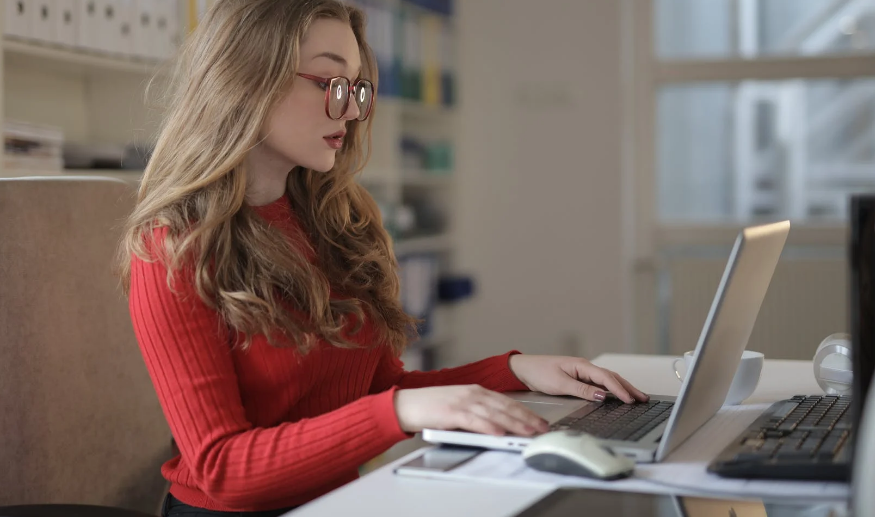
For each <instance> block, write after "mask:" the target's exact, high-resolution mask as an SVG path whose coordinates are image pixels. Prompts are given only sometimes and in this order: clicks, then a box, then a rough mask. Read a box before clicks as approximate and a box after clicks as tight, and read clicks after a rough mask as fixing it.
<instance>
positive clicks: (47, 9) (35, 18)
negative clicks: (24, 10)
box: [30, 0, 58, 43]
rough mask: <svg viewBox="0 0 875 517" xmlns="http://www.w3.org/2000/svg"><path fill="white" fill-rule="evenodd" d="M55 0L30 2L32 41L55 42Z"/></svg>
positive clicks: (31, 0) (34, 0) (32, 0)
mask: <svg viewBox="0 0 875 517" xmlns="http://www.w3.org/2000/svg"><path fill="white" fill-rule="evenodd" d="M57 7H58V4H57V3H56V2H55V0H30V39H32V40H35V41H39V42H42V43H53V42H54V41H55V18H56V17H57V12H56V11H57Z"/></svg>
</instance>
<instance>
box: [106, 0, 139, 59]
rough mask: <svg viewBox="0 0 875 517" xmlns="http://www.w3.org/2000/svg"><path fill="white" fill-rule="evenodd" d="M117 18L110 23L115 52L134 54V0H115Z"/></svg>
mask: <svg viewBox="0 0 875 517" xmlns="http://www.w3.org/2000/svg"><path fill="white" fill-rule="evenodd" d="M115 6H116V9H117V11H118V12H117V19H116V20H115V22H113V23H112V24H111V29H112V31H113V38H112V39H113V40H114V44H115V52H116V53H119V54H121V55H123V56H125V57H131V56H133V55H134V26H135V25H136V16H137V5H136V0H115Z"/></svg>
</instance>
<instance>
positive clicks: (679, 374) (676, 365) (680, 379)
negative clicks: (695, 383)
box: [671, 357, 684, 382]
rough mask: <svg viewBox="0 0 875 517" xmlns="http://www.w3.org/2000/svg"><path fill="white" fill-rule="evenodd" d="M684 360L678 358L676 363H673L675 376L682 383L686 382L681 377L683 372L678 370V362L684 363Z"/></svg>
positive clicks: (672, 367)
mask: <svg viewBox="0 0 875 517" xmlns="http://www.w3.org/2000/svg"><path fill="white" fill-rule="evenodd" d="M683 360H684V358H683V357H678V358H677V359H675V360H674V361H672V362H671V369H672V370H674V374H675V376H676V377H677V378H678V380H679V381H681V382H684V378H683V377H681V372H680V371H679V370H678V361H683Z"/></svg>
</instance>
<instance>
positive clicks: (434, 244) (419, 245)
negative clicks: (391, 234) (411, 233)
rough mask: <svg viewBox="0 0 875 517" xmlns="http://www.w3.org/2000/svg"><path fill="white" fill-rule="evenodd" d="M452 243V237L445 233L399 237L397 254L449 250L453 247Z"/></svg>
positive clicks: (396, 245)
mask: <svg viewBox="0 0 875 517" xmlns="http://www.w3.org/2000/svg"><path fill="white" fill-rule="evenodd" d="M452 245H453V244H452V239H451V238H450V236H449V235H448V234H445V233H444V234H439V235H430V236H426V237H412V238H407V239H399V240H397V241H396V242H395V255H409V254H411V253H435V252H442V251H448V250H449V249H450V248H452Z"/></svg>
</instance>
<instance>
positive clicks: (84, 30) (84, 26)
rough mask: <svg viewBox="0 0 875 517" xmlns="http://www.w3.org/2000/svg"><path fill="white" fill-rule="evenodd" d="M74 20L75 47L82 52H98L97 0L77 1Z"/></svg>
mask: <svg viewBox="0 0 875 517" xmlns="http://www.w3.org/2000/svg"><path fill="white" fill-rule="evenodd" d="M76 18H77V19H76V22H77V25H76V46H77V47H78V48H81V49H84V50H98V49H99V48H100V46H99V44H100V42H99V39H98V32H97V31H98V21H99V17H98V0H78V1H77V2H76Z"/></svg>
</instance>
